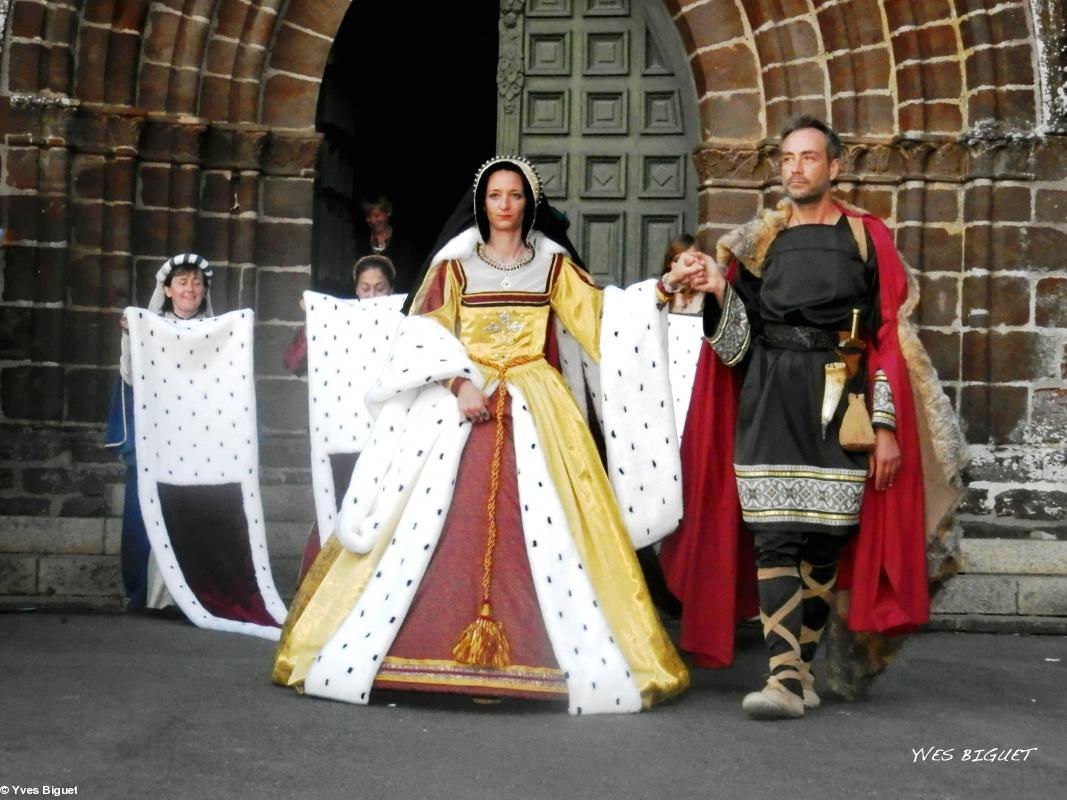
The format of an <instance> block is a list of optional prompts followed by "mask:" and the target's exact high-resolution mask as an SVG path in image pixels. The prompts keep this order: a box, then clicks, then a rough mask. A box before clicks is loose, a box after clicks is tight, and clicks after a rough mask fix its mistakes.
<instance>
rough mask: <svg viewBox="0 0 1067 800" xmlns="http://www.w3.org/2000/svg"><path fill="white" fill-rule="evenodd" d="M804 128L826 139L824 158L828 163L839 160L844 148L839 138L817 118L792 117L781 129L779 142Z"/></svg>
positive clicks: (802, 115)
mask: <svg viewBox="0 0 1067 800" xmlns="http://www.w3.org/2000/svg"><path fill="white" fill-rule="evenodd" d="M804 128H814V129H815V130H817V131H819V133H821V134H822V135H823V136H824V137H825V139H826V158H827V159H828V160H829V161H833V160H834V159H835V158H841V153H842V152H844V147H842V146H841V137H839V136H838V135H837V134H836V133H834V129H833V128H831V127H830V126H829V125H827V124H826V123H825V122H823V121H822V120H821V119H819V118H818V117H813V116H812V115H811V114H801V115H800V116H799V117H794V118H793V119H791V120H790V121H789V122H787V123H786V125H785V127H784V128H782V133H781V139H779V141H780V142H784V141H785V137H787V136H788V135H789V134H791V133H793V131H799V130H802V129H804Z"/></svg>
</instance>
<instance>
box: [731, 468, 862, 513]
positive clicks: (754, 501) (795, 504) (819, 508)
mask: <svg viewBox="0 0 1067 800" xmlns="http://www.w3.org/2000/svg"><path fill="white" fill-rule="evenodd" d="M734 471H735V472H736V474H737V489H738V493H739V495H740V499H741V511H742V516H743V517H744V519H745V521H746V522H764V523H766V522H811V521H818V522H821V523H824V524H826V525H833V526H837V525H840V526H847V525H855V524H856V523H857V522H858V521H859V512H860V501H861V500H862V499H863V488H864V486H865V484H866V482H867V471H866V470H863V469H860V470H848V469H827V468H822V467H813V466H810V465H796V466H792V465H780V464H756V465H747V466H746V465H742V464H735V465H734Z"/></svg>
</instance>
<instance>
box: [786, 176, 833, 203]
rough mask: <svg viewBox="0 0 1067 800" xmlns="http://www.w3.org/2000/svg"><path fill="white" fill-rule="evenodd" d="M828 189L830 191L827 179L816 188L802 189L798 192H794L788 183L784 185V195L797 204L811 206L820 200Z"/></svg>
mask: <svg viewBox="0 0 1067 800" xmlns="http://www.w3.org/2000/svg"><path fill="white" fill-rule="evenodd" d="M828 191H830V182H829V181H826V182H825V183H823V184H822V185H821V186H818V187H817V188H813V189H808V190H807V191H803V190H802V192H801V193H800V194H794V193H793V191H792V190H791V189H790V187H789V185H788V184H787V185H786V187H785V193H786V195H788V196H789V199H790V200H792V201H793V202H794V203H796V204H797V205H798V206H813V205H815V204H816V203H818V202H819V201H820V200H822V199H823V197H824V196H825V195H826V193H827V192H828Z"/></svg>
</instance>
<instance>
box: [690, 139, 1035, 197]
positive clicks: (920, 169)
mask: <svg viewBox="0 0 1067 800" xmlns="http://www.w3.org/2000/svg"><path fill="white" fill-rule="evenodd" d="M844 145H845V152H844V155H843V157H842V165H841V173H840V176H839V179H840V180H842V181H847V182H852V183H875V184H876V183H889V184H895V183H902V182H904V181H937V182H944V183H961V182H964V181H967V180H973V179H975V178H990V179H999V180H1005V179H1011V180H1033V179H1034V177H1035V174H1034V172H1035V171H1034V167H1033V164H1034V148H1035V140H1033V139H1030V138H1023V137H1015V138H1009V137H1004V138H1001V137H998V138H981V139H979V138H972V139H963V140H937V141H934V140H922V139H900V140H896V141H890V142H884V143H883V142H848V141H846V142H845V143H844ZM777 158H778V148H777V145H776V144H774V143H768V144H763V145H761V146H759V148H758V149H754V148H752V147H744V146H740V147H736V148H730V147H721V146H718V147H704V148H701V149H700V150H697V151H696V153H695V154H694V156H693V160H694V163H695V164H696V169H697V174H698V175H699V176H700V181H701V183H703V184H707V185H717V186H746V187H752V188H755V187H766V186H770V185H772V184H777V183H778V164H777Z"/></svg>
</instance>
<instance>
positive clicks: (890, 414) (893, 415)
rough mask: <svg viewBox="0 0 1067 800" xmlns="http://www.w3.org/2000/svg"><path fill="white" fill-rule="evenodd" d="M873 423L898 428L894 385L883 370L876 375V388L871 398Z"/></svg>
mask: <svg viewBox="0 0 1067 800" xmlns="http://www.w3.org/2000/svg"><path fill="white" fill-rule="evenodd" d="M871 407H872V408H873V411H872V412H871V424H872V425H878V426H881V427H883V428H889V429H890V430H896V428H897V408H896V406H895V405H894V404H893V387H892V386H891V385H890V384H889V378H888V377H887V376H886V374H885V373H884V372H882V370H878V371H877V372H876V373H875V375H874V389H873V392H872V398H871Z"/></svg>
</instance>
